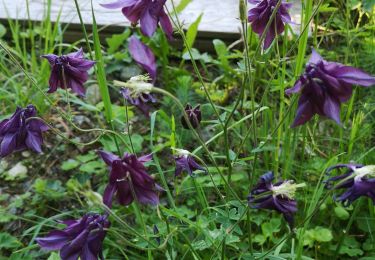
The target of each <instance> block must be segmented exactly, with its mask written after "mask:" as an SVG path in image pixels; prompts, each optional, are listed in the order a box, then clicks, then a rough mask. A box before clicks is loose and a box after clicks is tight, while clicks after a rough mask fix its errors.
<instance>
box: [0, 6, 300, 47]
mask: <svg viewBox="0 0 375 260" xmlns="http://www.w3.org/2000/svg"><path fill="white" fill-rule="evenodd" d="M51 1H52V6H51V12H50V14H51V20H52V21H56V19H57V17H58V15H59V13H60V12H61V17H60V22H61V23H64V24H71V25H72V26H71V27H70V34H72V35H74V34H77V36H78V35H79V37H82V34H81V33H80V29H79V26H78V25H79V24H80V22H79V17H78V14H77V11H76V7H75V3H74V1H73V0H51ZM113 1H114V0H93V5H94V10H95V14H96V20H97V23H98V24H99V25H101V26H108V27H107V28H106V30H104V33H105V32H107V34H111V33H115V32H121V31H123V28H124V27H126V26H130V23H129V21H127V19H126V18H125V17H124V16H123V14H122V13H121V10H120V9H117V10H109V9H105V8H103V7H102V6H100V3H111V2H113ZM170 1H171V0H168V2H169V3H168V6H169V8H170V7H171V3H170ZM174 1H175V4H178V1H177V0H174ZM27 2H28V5H29V7H28V9H29V12H28V9H27V5H26V3H27ZM78 2H79V5H80V9H81V13H82V17H83V21H84V23H85V24H87V25H88V26H89V25H90V24H92V15H91V4H90V2H91V1H90V0H78ZM292 2H294V7H293V9H292V10H291V15H292V19H293V21H294V22H296V23H297V24H299V23H300V9H301V5H300V1H298V0H293V1H292ZM46 3H47V0H0V19H1V20H5V19H7V18H11V19H18V20H28V19H29V18H30V19H31V20H33V21H41V20H43V19H45V17H46V13H47V7H46V6H47V4H46ZM238 3H239V1H238V0H192V2H191V3H190V4H189V5H188V6H187V7H186V8H185V9H184V11H183V12H182V13H181V14H179V17H180V20H181V21H182V22H183V24H184V27H185V28H187V27H188V26H189V25H190V24H191V23H193V22H194V21H195V20H196V19H197V17H198V16H199V15H200V14H201V13H203V17H202V20H201V23H200V25H199V34H198V38H200V39H213V38H221V39H224V40H225V39H227V40H235V39H238V36H239V30H240V21H239V19H238V16H239V10H238V8H239V4H238ZM88 28H89V27H88ZM296 29H298V28H297V27H296ZM72 30H73V31H74V32H72ZM68 34H69V31H68ZM76 38H77V37H76Z"/></svg>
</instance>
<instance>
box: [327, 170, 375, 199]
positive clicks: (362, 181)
mask: <svg viewBox="0 0 375 260" xmlns="http://www.w3.org/2000/svg"><path fill="white" fill-rule="evenodd" d="M334 169H346V170H347V171H346V173H344V174H342V175H338V176H335V177H332V178H329V179H328V180H327V181H325V183H326V187H327V188H328V189H335V190H338V189H346V190H345V192H344V193H342V194H341V195H340V196H339V197H336V196H334V199H335V200H336V201H341V202H342V203H343V204H344V205H345V206H348V205H350V204H351V203H353V202H354V201H355V200H356V199H358V198H359V197H361V196H364V197H369V198H370V199H372V201H373V203H374V204H375V165H367V166H363V165H360V164H338V165H336V166H333V167H330V168H328V170H327V173H328V174H329V173H331V172H332V171H333V170H334ZM334 183H336V186H335V185H334Z"/></svg>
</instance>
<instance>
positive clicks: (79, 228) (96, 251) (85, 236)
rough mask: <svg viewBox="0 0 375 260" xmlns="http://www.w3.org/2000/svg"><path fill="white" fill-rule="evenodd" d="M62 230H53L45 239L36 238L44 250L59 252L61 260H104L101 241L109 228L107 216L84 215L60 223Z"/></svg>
mask: <svg viewBox="0 0 375 260" xmlns="http://www.w3.org/2000/svg"><path fill="white" fill-rule="evenodd" d="M61 222H62V223H63V224H65V225H66V228H64V229H63V230H53V231H51V232H50V233H49V234H47V236H46V237H42V238H37V239H36V241H37V242H38V244H39V246H40V247H42V248H43V249H45V250H59V251H60V257H61V259H62V260H75V259H78V258H80V259H87V260H88V259H90V260H94V259H98V258H100V259H104V258H103V254H102V245H103V240H104V238H105V236H106V231H105V229H107V228H108V227H109V226H110V222H109V221H108V220H107V215H99V214H92V213H89V214H86V215H84V216H83V217H82V218H80V219H72V220H65V221H61Z"/></svg>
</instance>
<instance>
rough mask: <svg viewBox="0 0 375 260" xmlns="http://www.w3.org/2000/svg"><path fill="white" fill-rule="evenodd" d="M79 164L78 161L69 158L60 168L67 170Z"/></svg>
mask: <svg viewBox="0 0 375 260" xmlns="http://www.w3.org/2000/svg"><path fill="white" fill-rule="evenodd" d="M79 164H80V163H79V162H78V161H76V160H73V159H69V160H67V161H65V162H63V163H62V165H61V169H62V170H63V171H69V170H72V169H74V168H76V167H78V165H79Z"/></svg>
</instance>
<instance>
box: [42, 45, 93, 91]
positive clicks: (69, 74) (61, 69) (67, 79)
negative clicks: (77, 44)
mask: <svg viewBox="0 0 375 260" xmlns="http://www.w3.org/2000/svg"><path fill="white" fill-rule="evenodd" d="M42 57H43V58H45V59H47V60H48V62H49V64H50V66H51V68H52V71H51V76H50V78H49V90H48V93H53V92H55V91H56V90H57V88H59V87H60V88H62V89H66V88H70V89H72V90H73V92H75V93H77V94H78V95H80V96H85V93H86V90H85V88H84V87H83V84H84V83H85V82H86V81H87V80H88V77H89V74H88V72H87V71H88V70H89V69H91V68H92V67H93V66H94V64H95V62H94V61H91V60H87V59H85V58H84V54H83V50H82V48H81V49H79V50H78V51H77V52H73V53H69V54H67V55H62V56H57V55H55V54H48V55H43V56H42Z"/></svg>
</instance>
